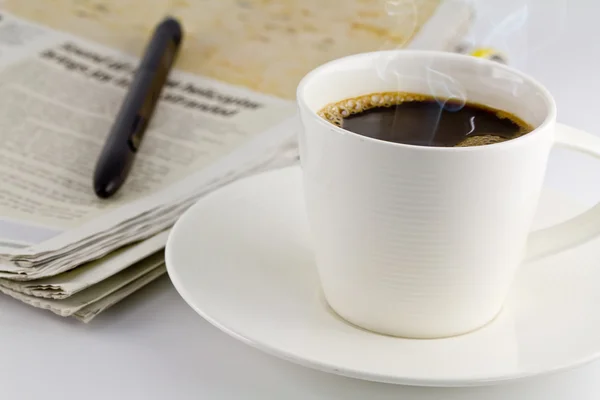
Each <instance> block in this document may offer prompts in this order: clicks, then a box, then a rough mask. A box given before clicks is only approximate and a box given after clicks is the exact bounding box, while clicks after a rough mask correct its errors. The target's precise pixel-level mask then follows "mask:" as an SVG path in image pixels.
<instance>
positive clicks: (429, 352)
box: [166, 168, 600, 386]
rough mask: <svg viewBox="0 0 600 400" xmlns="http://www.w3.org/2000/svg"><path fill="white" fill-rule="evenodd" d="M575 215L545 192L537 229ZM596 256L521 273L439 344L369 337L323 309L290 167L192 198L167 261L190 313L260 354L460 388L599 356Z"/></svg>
mask: <svg viewBox="0 0 600 400" xmlns="http://www.w3.org/2000/svg"><path fill="white" fill-rule="evenodd" d="M581 210H582V207H581V206H579V205H577V204H576V203H574V202H573V201H572V200H569V199H568V198H566V197H565V196H563V195H559V194H556V193H550V192H548V191H546V192H545V193H544V195H543V198H542V204H541V206H540V210H539V212H538V221H537V225H538V227H539V226H543V225H547V224H550V223H554V222H556V221H557V220H560V219H563V218H566V217H569V216H571V215H574V214H575V213H578V212H580V211H581ZM599 245H600V241H599V240H595V241H592V242H590V243H588V244H586V245H584V246H580V247H578V248H576V249H573V250H570V251H567V252H564V253H562V254H560V255H558V256H555V257H551V258H547V259H545V260H541V261H538V262H537V263H535V264H530V265H525V266H523V268H522V271H521V273H520V275H519V277H518V278H517V281H516V283H515V285H514V289H513V292H512V293H511V295H510V298H509V300H508V302H507V304H506V306H505V308H504V310H503V312H502V313H501V314H500V315H499V317H498V318H497V319H496V320H495V321H493V322H492V323H491V324H489V325H488V326H486V327H484V328H482V329H480V330H478V331H476V332H473V333H471V334H468V335H463V336H459V337H454V338H449V339H438V340H409V339H399V338H393V337H388V336H383V335H378V334H375V333H371V332H368V331H365V330H362V329H360V328H357V327H354V326H352V325H350V324H348V323H347V322H345V321H344V320H342V319H341V318H340V317H338V316H337V315H336V314H335V313H333V312H332V311H331V310H330V309H329V307H328V306H327V304H326V303H325V302H324V299H323V296H322V294H321V291H320V287H319V281H318V277H317V273H316V270H315V265H314V263H313V256H312V254H311V246H310V236H309V233H308V227H307V222H306V215H305V210H304V202H303V196H302V182H301V171H300V169H299V168H287V169H283V170H279V171H274V172H269V173H265V174H262V175H258V176H255V177H252V178H248V179H245V180H241V181H238V182H237V183H234V184H231V185H229V186H227V187H225V188H223V189H221V190H219V191H217V192H215V193H213V194H211V195H209V196H207V197H206V198H204V199H202V200H201V201H200V202H198V204H196V205H195V206H193V207H192V208H191V209H190V210H189V211H187V212H186V213H185V215H184V216H183V217H182V218H181V219H180V220H179V221H178V222H177V224H176V225H175V227H174V228H173V231H172V233H171V236H170V238H169V241H168V243H167V248H166V259H167V268H168V271H169V275H170V276H171V279H172V281H173V283H174V284H175V287H176V288H177V290H178V291H179V293H180V294H181V296H182V297H183V298H184V299H185V300H186V301H187V302H188V304H189V305H190V306H191V307H192V308H194V309H195V310H196V311H197V312H198V313H199V314H200V315H202V316H203V317H204V318H206V319H207V320H208V321H210V322H211V323H212V324H213V325H215V326H216V327H218V328H219V329H221V330H223V331H224V332H226V333H228V334H229V335H231V336H233V337H234V338H237V339H239V340H241V341H243V342H245V343H248V344H250V345H252V346H254V347H256V348H258V349H261V350H264V351H266V352H268V353H271V354H273V355H275V356H278V357H281V358H284V359H287V360H289V361H292V362H295V363H298V364H302V365H305V366H307V367H312V368H316V369H319V370H323V371H327V372H332V373H336V374H341V375H346V376H350V377H355V378H361V379H367V380H372V381H380V382H388V383H398V384H409V385H421V386H470V385H483V384H488V383H491V382H498V381H504V380H509V379H518V378H525V377H530V376H534V375H539V374H543V373H548V372H553V371H559V370H563V369H567V368H572V367H575V366H577V365H580V364H583V363H586V362H589V361H591V360H593V359H595V358H597V357H598V356H599V355H600V310H599V309H598V305H599V304H600V265H598V264H599V261H598V260H600V246H599ZM199 340H201V338H199Z"/></svg>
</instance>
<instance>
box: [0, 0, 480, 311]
mask: <svg viewBox="0 0 600 400" xmlns="http://www.w3.org/2000/svg"><path fill="white" fill-rule="evenodd" d="M73 1H74V0H73ZM32 3H36V4H37V5H36V6H35V7H33V6H31V7H30V8H27V6H26V5H27V4H32ZM58 3H59V5H60V4H62V6H65V7H66V5H68V4H69V3H71V2H69V1H68V0H63V1H61V2H58ZM106 3H108V4H110V3H111V2H106ZM124 3H127V2H122V3H120V4H124ZM217 3H219V2H217ZM247 3H248V4H250V3H253V2H247ZM292 3H293V2H292ZM348 3H350V2H345V3H344V4H348ZM388 3H389V2H388ZM414 3H415V4H418V3H419V2H418V1H417V2H414ZM451 3H452V4H448V2H446V3H442V4H440V5H439V4H438V2H437V1H432V0H424V1H423V2H422V4H423V8H424V9H427V10H429V9H431V10H430V11H431V12H430V13H429V14H428V18H426V19H424V20H422V21H421V20H420V21H419V22H418V24H416V25H415V26H416V28H415V29H413V31H412V32H411V33H410V35H408V34H405V37H407V38H408V39H409V40H405V41H402V40H401V39H402V38H396V40H397V41H398V42H397V46H401V47H409V46H414V47H420V48H437V49H448V48H450V46H451V45H453V44H455V43H456V39H457V35H459V34H461V33H462V32H464V29H466V27H467V26H468V23H469V21H470V18H471V10H470V8H469V7H467V6H466V5H464V4H462V3H457V2H451ZM0 4H4V6H5V7H6V9H7V10H9V11H11V12H13V13H9V12H8V11H0V126H1V127H2V129H1V130H0V138H1V139H2V144H3V146H2V147H1V148H0V181H1V186H0V291H1V292H3V293H5V294H8V295H10V296H12V297H14V298H16V299H18V300H21V301H23V302H25V303H27V304H30V305H32V306H35V307H40V308H44V309H48V310H50V311H53V312H55V313H57V314H59V315H62V316H74V317H76V318H78V319H80V320H83V321H89V320H91V319H92V318H94V316H96V315H97V314H98V313H100V312H102V311H103V310H105V309H106V308H108V307H110V306H111V305H112V304H114V303H116V302H118V301H119V300H121V299H123V298H124V297H126V296H127V295H129V294H131V293H133V292H134V291H136V290H137V289H139V288H140V287H142V286H144V285H145V284H147V283H148V282H150V281H152V280H153V279H155V278H156V277H158V276H160V275H161V274H163V273H164V272H165V268H164V258H163V253H162V248H163V247H164V244H165V241H166V238H167V235H168V229H169V228H170V227H171V226H172V225H173V223H174V222H175V221H176V219H177V218H178V217H179V216H180V215H181V214H182V213H183V212H184V211H185V210H186V209H187V208H188V207H190V206H191V205H192V204H193V203H194V202H195V201H197V200H198V198H200V197H201V196H203V195H205V194H207V193H209V192H211V191H213V190H215V189H217V188H219V187H221V186H223V185H225V184H227V183H230V182H232V181H234V180H236V179H239V178H241V177H244V176H247V175H250V174H254V173H257V172H260V171H264V170H267V169H272V168H277V167H280V166H284V165H289V164H291V163H294V162H295V161H296V160H297V151H296V143H295V137H296V135H295V127H296V124H295V117H294V115H295V105H294V103H293V102H292V101H291V100H289V99H292V98H293V93H292V92H291V89H286V90H287V92H286V93H282V92H281V90H283V86H281V87H279V88H278V89H277V90H272V91H271V92H272V94H267V93H266V92H269V90H268V89H267V87H268V86H269V85H271V84H272V83H273V82H275V81H272V82H271V83H270V84H269V85H266V86H261V85H258V84H256V82H254V83H255V84H254V85H252V84H248V85H245V87H244V86H240V85H239V84H240V81H239V80H240V73H243V71H241V72H240V71H239V68H238V70H236V71H237V72H235V73H234V71H233V70H234V69H235V68H233V69H232V67H231V62H227V60H226V59H224V57H225V56H223V57H221V58H216V59H214V58H213V59H211V60H212V61H211V62H209V64H212V66H206V65H203V66H198V65H196V64H194V63H193V62H191V61H189V60H188V61H187V62H184V63H183V65H184V66H185V68H183V70H181V69H178V70H176V71H174V72H172V73H171V74H170V76H169V80H168V84H167V85H166V87H165V88H164V90H163V92H162V93H161V101H160V103H159V106H158V108H157V111H156V113H155V115H154V117H153V119H152V121H151V124H150V126H149V128H148V131H147V133H146V136H145V140H144V143H143V146H142V147H141V149H140V152H139V154H138V156H137V158H136V163H135V164H134V167H133V168H132V171H131V173H130V176H129V178H128V180H127V182H126V184H125V185H124V187H123V188H122V189H121V190H120V191H119V192H118V193H117V194H116V195H115V196H113V197H112V198H111V199H110V200H101V199H97V198H96V197H95V195H94V192H93V190H92V187H91V176H92V173H93V168H94V164H95V160H96V158H97V156H98V154H99V152H100V149H101V147H102V145H103V141H104V138H105V137H106V135H107V133H108V131H109V129H110V126H111V123H112V121H113V118H114V116H115V114H116V112H117V110H118V107H119V106H120V103H121V101H122V98H123V96H124V94H125V92H126V89H127V86H128V84H129V82H130V80H131V77H132V74H133V73H134V71H135V68H136V65H137V61H138V59H137V58H136V57H135V55H133V54H134V53H136V52H135V51H131V52H127V51H126V49H122V48H118V46H116V45H114V44H113V43H104V44H99V43H97V40H96V42H94V41H92V40H94V39H97V38H96V37H95V36H94V34H93V33H94V32H95V31H93V32H92V31H89V30H88V31H86V30H85V29H83V31H84V32H83V33H81V34H78V33H77V32H76V29H74V28H73V27H74V26H75V27H77V26H79V27H81V24H80V25H77V24H75V23H73V20H71V19H67V20H66V21H67V22H68V23H63V24H62V25H61V24H60V23H57V20H56V19H54V18H53V15H54V14H53V13H57V12H60V11H61V10H60V6H59V5H57V4H55V3H54V2H52V5H53V7H55V8H54V9H51V10H50V9H49V10H46V13H44V10H43V8H44V7H45V6H44V4H46V2H41V3H40V2H35V1H31V2H27V1H23V0H19V2H14V3H11V2H10V1H8V2H6V1H5V2H4V3H0ZM11 4H12V5H11ZM81 4H83V3H80V6H81ZM219 4H220V7H224V5H227V6H228V7H231V9H230V10H229V11H231V12H233V11H235V10H233V8H235V7H239V4H240V3H239V2H231V3H230V2H222V3H219ZM460 5H463V7H458V6H460ZM11 7H12V8H11ZM36 7H37V8H36ZM90 7H91V6H90ZM104 7H107V6H106V5H105V6H104ZM426 7H428V8H426ZM34 9H35V10H34ZM32 10H34V11H35V12H34V11H32ZM40 10H41V11H40ZM62 11H65V10H62ZM79 11H81V10H79ZM162 11H167V12H168V11H171V13H172V10H162ZM213 11H214V10H213ZM220 11H221V12H222V11H223V10H222V9H220ZM260 11H261V10H255V12H260ZM262 11H263V12H266V11H264V10H262ZM413 11H414V10H413ZM178 12H182V10H181V9H179V11H178ZM298 12H299V13H300V14H302V15H304V16H306V15H305V14H306V13H305V12H301V11H298ZM428 12H429V11H428ZM16 14H18V16H17V15H16ZM162 14H163V15H164V12H163V13H162ZM77 15H80V17H81V15H84V16H85V15H87V14H85V13H83V14H81V12H80V14H77ZM186 15H187V14H186ZM25 18H27V19H25ZM73 18H75V17H73ZM81 18H84V19H85V18H88V17H81ZM97 20H98V19H96V21H95V22H94V21H92V22H91V23H98V21H97ZM62 21H65V19H63V20H62ZM111 21H114V19H111ZM84 22H85V21H84ZM305 23H306V21H305ZM348 23H349V24H350V22H348ZM372 23H373V24H375V22H372ZM57 25H58V26H57ZM238 25H239V24H238ZM49 26H52V27H49ZM353 26H354V25H353ZM359 28H360V27H359ZM371 28H372V27H371ZM67 31H70V32H67ZM309 31H312V35H315V34H318V28H317V27H316V26H312V28H311V29H309ZM90 32H91V33H90ZM315 32H316V33H315ZM192 33H193V29H192ZM246 33H247V34H248V35H250V34H249V33H248V32H246ZM196 34H198V32H196ZM379 34H381V32H380V33H379ZM261 35H262V33H261ZM296 35H298V33H296ZM193 37H194V36H193V35H192V39H188V40H191V41H192V42H193V43H195V42H194V39H193ZM216 37H217V35H215V38H216ZM90 39H92V40H90ZM237 39H238V40H239V41H243V40H244V39H243V38H242V37H238V38H237ZM246 40H248V41H250V42H251V41H253V40H258V41H259V42H262V41H263V40H264V37H263V39H260V38H259V39H256V38H255V37H253V36H251V35H250V36H248V38H246ZM381 40H382V38H381V37H378V38H373V39H372V40H371V43H370V44H371V49H372V50H377V49H378V48H380V47H379V46H380V45H381ZM364 42H365V39H364V38H363V40H362V41H361V42H360V44H361V46H362V47H359V46H357V48H355V49H353V48H352V47H349V46H348V44H347V43H345V44H344V45H343V46H341V45H340V46H341V47H342V48H343V51H345V52H346V53H347V54H349V53H351V52H353V51H363V50H364V48H363V47H364V46H365V43H364ZM108 45H110V46H111V47H109V46H108ZM239 45H240V44H239V43H236V46H239ZM277 46H281V45H277ZM140 47H143V44H142V45H140ZM276 50H277V48H275V49H271V52H273V51H276ZM279 50H281V52H282V55H281V57H283V56H284V55H285V54H286V53H284V51H287V52H289V49H285V50H284V48H282V47H280V48H279ZM334 50H336V49H335V44H331V43H330V44H329V47H328V48H327V49H326V50H324V49H323V48H322V47H318V46H317V47H315V48H314V51H313V52H312V53H311V52H310V51H309V52H308V53H306V54H303V57H305V58H304V59H303V60H302V62H303V64H302V66H303V67H304V68H300V69H296V70H294V73H292V72H288V76H287V78H286V79H287V80H285V82H286V84H287V83H289V82H294V84H295V82H297V81H298V80H299V79H300V77H301V76H302V75H303V74H304V73H305V72H307V71H306V69H310V68H311V67H313V66H315V65H313V64H310V65H308V64H306V63H307V62H308V61H311V60H312V61H313V63H320V62H321V61H323V60H322V59H321V58H322V57H323V54H324V53H325V54H327V51H330V53H331V55H333V56H332V57H331V58H335V57H336V56H339V55H340V54H338V53H339V51H337V52H336V51H334ZM185 51H186V48H185V47H184V49H183V52H184V54H185ZM187 51H188V52H189V51H190V49H189V48H188V49H187ZM269 54H270V53H269ZM311 54H312V56H311V57H309V56H310V55H311ZM189 56H190V55H189V53H188V54H187V57H188V58H189ZM263 57H264V58H265V59H266V60H267V61H269V62H273V60H270V59H269V57H270V56H266V55H264V54H263ZM306 57H309V58H308V59H307V58H306ZM200 58H202V56H201V55H200ZM260 58H261V55H260V54H258V55H257V56H256V60H254V62H258V61H257V60H259V59H260ZM184 60H186V59H185V58H184ZM307 60H308V61H307ZM286 62H287V59H286ZM219 63H221V64H223V65H227V66H228V67H227V68H229V69H227V68H224V69H223V70H221V71H220V72H219V73H217V72H218V71H219V70H218V68H215V65H217V64H219ZM305 64H306V65H305ZM241 68H242V69H243V68H244V66H243V64H242V65H241ZM226 70H228V71H229V72H230V74H229V75H226V74H224V72H223V71H226ZM215 71H217V72H215ZM201 74H203V75H201ZM248 76H251V77H252V78H253V79H256V80H260V79H261V78H260V76H259V75H257V71H256V70H253V69H249V70H248ZM215 78H218V79H219V80H218V79H215ZM274 78H276V79H282V77H281V76H279V75H278V76H276V77H274ZM274 78H273V79H274ZM261 82H264V80H263V81H261ZM232 83H234V84H232ZM236 84H237V85H236ZM286 98H287V99H286Z"/></svg>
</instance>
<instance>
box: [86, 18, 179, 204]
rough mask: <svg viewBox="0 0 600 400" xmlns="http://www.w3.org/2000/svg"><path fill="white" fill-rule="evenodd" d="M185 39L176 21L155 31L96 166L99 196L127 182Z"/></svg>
mask: <svg viewBox="0 0 600 400" xmlns="http://www.w3.org/2000/svg"><path fill="white" fill-rule="evenodd" d="M182 39H183V30H182V28H181V25H180V24H179V22H178V21H177V20H175V19H173V18H166V19H164V20H163V21H162V22H161V23H160V24H159V25H158V26H157V27H156V29H155V30H154V34H153V36H152V39H151V40H150V42H149V43H148V46H147V47H146V51H145V53H144V56H143V58H142V61H141V62H140V65H139V67H138V69H137V71H136V73H135V75H134V77H133V80H132V82H131V86H130V87H129V91H128V93H127V95H126V96H125V100H124V101H123V104H122V105H121V109H120V110H119V113H118V114H117V118H116V119H115V122H114V124H113V126H112V128H111V131H110V133H109V135H108V138H107V139H106V143H105V144H104V148H103V149H102V152H101V153H100V157H99V158H98V161H97V163H96V170H95V171H94V191H95V192H96V195H97V196H98V197H102V198H107V197H110V196H112V195H113V194H115V192H116V191H117V190H119V188H120V187H121V185H122V184H123V182H125V179H126V178H127V174H128V173H129V170H130V169H131V166H132V165H133V160H134V158H135V153H136V152H137V151H138V149H139V147H140V144H141V142H142V138H143V136H144V132H145V131H146V127H147V126H148V123H149V122H150V119H151V117H152V114H153V112H154V108H155V106H156V103H157V102H158V99H159V96H160V92H161V91H162V88H163V86H164V84H165V82H166V80H167V75H168V74H169V71H170V69H171V67H172V66H173V63H174V61H175V58H176V56H177V52H178V50H179V47H180V44H181V41H182Z"/></svg>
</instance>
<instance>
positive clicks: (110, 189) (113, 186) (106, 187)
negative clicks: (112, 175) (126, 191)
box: [94, 180, 119, 199]
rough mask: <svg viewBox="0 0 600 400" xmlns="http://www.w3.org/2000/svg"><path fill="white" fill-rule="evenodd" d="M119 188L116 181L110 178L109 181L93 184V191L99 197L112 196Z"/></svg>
mask: <svg viewBox="0 0 600 400" xmlns="http://www.w3.org/2000/svg"><path fill="white" fill-rule="evenodd" d="M118 189H119V185H118V183H117V182H116V181H114V180H112V181H109V182H108V183H106V184H104V183H102V184H98V183H97V184H95V185H94V192H96V196H98V197H100V198H101V199H107V198H109V197H110V196H112V195H113V194H115V192H116V191H117V190H118Z"/></svg>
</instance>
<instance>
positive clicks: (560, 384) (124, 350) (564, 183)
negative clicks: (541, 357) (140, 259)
mask: <svg viewBox="0 0 600 400" xmlns="http://www.w3.org/2000/svg"><path fill="white" fill-rule="evenodd" d="M477 3H478V5H480V6H481V12H480V19H479V20H478V28H477V29H480V30H482V31H483V32H485V31H486V27H487V28H489V21H488V22H486V20H485V17H489V16H494V15H495V16H496V18H497V17H498V15H502V12H503V11H502V10H504V9H506V7H507V6H504V8H503V9H502V10H501V9H500V8H493V7H492V5H491V3H489V2H486V3H485V4H484V2H483V1H482V0H481V1H478V2H477ZM494 3H497V2H494ZM519 3H520V2H511V4H512V7H513V8H514V5H515V4H519ZM529 3H530V4H531V5H532V6H531V7H530V8H529V12H530V16H529V18H530V22H531V24H532V26H533V27H532V28H531V29H530V32H529V33H528V36H527V38H528V40H531V41H532V42H534V43H538V44H539V43H540V42H544V40H545V39H547V40H545V41H546V42H549V43H545V44H543V45H541V46H538V48H535V50H532V52H531V54H529V56H528V57H527V59H526V60H525V59H524V58H523V59H519V60H518V63H519V65H520V66H521V67H522V69H524V70H526V71H527V72H529V73H531V74H532V75H534V76H535V77H536V78H538V79H539V80H540V81H542V82H543V83H544V84H546V85H547V86H548V87H549V89H550V90H551V92H552V93H554V95H555V97H556V100H557V103H558V108H559V121H561V122H564V123H568V124H571V125H573V126H575V127H578V128H582V129H585V130H588V131H590V132H597V133H599V134H600V109H597V103H598V99H599V98H600V78H599V73H600V43H599V42H598V40H597V38H598V37H600V21H599V20H598V17H597V15H598V11H600V9H599V8H598V5H597V4H598V3H596V2H594V0H578V1H570V2H569V4H568V6H566V11H565V10H563V11H564V12H563V11H561V10H560V9H558V8H556V7H557V6H560V5H561V4H562V5H565V4H566V0H564V1H553V2H552V3H554V4H553V6H554V7H555V8H553V9H552V11H553V13H550V14H549V16H548V17H544V16H540V13H541V12H542V11H541V10H542V7H541V6H540V4H541V3H542V1H540V0H537V1H535V2H534V1H529ZM494 7H496V6H494ZM556 10H558V11H556ZM550 33H551V35H550V36H549V34H550ZM540 39H541V40H540ZM521 44H522V41H521ZM527 46H530V47H532V48H533V47H534V46H532V45H531V44H529V43H527ZM548 184H549V185H550V186H553V187H555V188H559V189H562V190H568V191H570V192H571V193H572V194H573V196H576V197H578V198H579V199H581V200H583V201H585V202H588V203H590V204H592V203H593V202H594V201H596V200H597V199H600V163H598V162H596V161H595V160H593V159H590V158H586V157H582V156H579V155H573V154H570V153H568V152H565V151H555V152H554V153H553V158H552V161H551V164H550V168H549V173H548ZM0 348H1V349H2V352H1V355H0V398H2V399H11V400H12V399H19V400H20V399H41V398H43V399H49V400H54V399H56V400H70V399H148V400H152V399H165V398H166V399H177V400H178V399H270V398H274V399H275V398H281V399H283V398H285V399H338V398H340V399H342V398H343V399H367V398H368V399H427V400H442V399H443V400H454V399H493V400H500V399H527V400H538V399H544V400H553V399H557V398H559V396H560V395H565V394H568V395H569V398H573V399H575V398H576V399H592V398H594V399H597V398H599V397H600V362H595V363H592V364H590V365H587V366H585V367H581V368H579V369H577V370H575V371H571V372H567V373H561V374H557V375H552V376H548V377H543V378H538V379H536V380H533V381H524V382H520V383H514V384H508V385H500V386H497V387H488V388H471V389H452V390H448V389H426V388H410V387H400V386H393V385H384V384H376V383H369V382H363V381H358V380H353V379H347V378H343V377H339V376H334V375H328V374H325V373H321V372H317V371H313V370H310V369H307V368H303V367H299V366H296V365H292V364H289V363H287V362H284V361H281V360H279V359H276V358H273V357H271V356H268V355H266V354H263V353H261V352H259V351H257V350H255V349H253V348H250V347H248V346H246V345H244V344H242V343H240V342H237V341H236V340H234V339H232V338H230V337H228V336H227V335H225V334H223V333H221V332H220V331H218V330H217V329H216V328H213V327H212V326H210V325H209V324H208V323H207V322H206V321H204V320H203V319H202V318H200V317H199V316H197V315H196V314H195V313H194V312H193V311H192V310H191V309H190V308H189V307H188V306H187V305H186V304H185V303H184V302H183V300H182V299H181V298H180V297H179V296H178V294H177V293H176V292H175V290H174V289H173V287H172V286H171V284H170V282H169V280H168V278H167V277H163V278H161V279H160V280H159V281H157V282H155V283H153V284H152V285H150V286H148V287H146V288H145V289H143V290H142V291H140V292H138V293H137V294H135V295H133V296H132V297H131V298H129V299H127V300H126V301H124V302H123V303H122V304H119V305H117V306H115V307H114V308H112V309H110V310H109V311H108V312H106V313H105V314H103V315H101V316H100V317H98V318H97V319H96V320H94V321H93V322H92V323H91V324H89V325H84V324H81V323H79V322H76V321H72V320H67V319H62V318H60V317H56V316H54V315H52V314H50V313H48V312H44V311H41V310H37V309H33V308H31V307H27V306H25V305H22V304H21V303H18V302H16V301H14V300H12V299H9V298H7V297H1V298H0ZM531 385H535V387H536V388H537V389H538V395H539V397H535V398H532V397H529V396H527V395H526V394H525V393H526V391H525V389H526V388H529V387H532V386H531ZM560 398H562V397H560Z"/></svg>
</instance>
